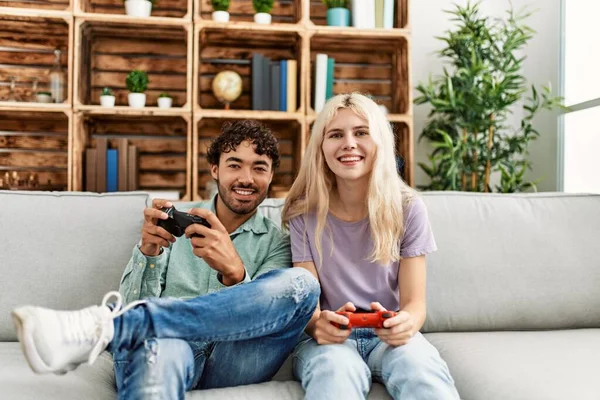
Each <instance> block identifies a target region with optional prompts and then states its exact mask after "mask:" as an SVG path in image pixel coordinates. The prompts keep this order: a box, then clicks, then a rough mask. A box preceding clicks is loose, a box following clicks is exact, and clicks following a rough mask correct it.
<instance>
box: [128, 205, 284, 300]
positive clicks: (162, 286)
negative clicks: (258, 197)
mask: <svg viewBox="0 0 600 400" xmlns="http://www.w3.org/2000/svg"><path fill="white" fill-rule="evenodd" d="M193 207H195V208H207V209H209V210H211V211H212V212H213V213H214V212H215V198H213V199H212V200H209V201H206V202H201V203H198V204H194V205H193ZM229 236H230V237H231V240H232V241H233V245H234V246H235V248H236V250H237V252H238V254H239V256H240V258H241V259H242V262H243V263H244V268H245V273H246V274H245V278H244V280H243V281H242V282H240V283H238V285H239V284H243V283H245V282H250V281H251V280H253V279H256V278H257V277H258V276H260V275H262V274H264V273H265V272H268V271H271V270H273V269H281V268H288V267H291V266H292V254H291V249H290V239H289V235H288V234H287V233H285V232H284V231H282V230H281V228H279V227H278V226H277V225H276V224H275V223H274V222H273V221H271V220H270V219H268V218H266V217H264V216H263V215H262V214H261V213H260V211H258V210H257V212H256V213H255V214H254V215H253V216H252V217H251V218H250V219H249V220H248V221H246V222H244V223H243V224H242V225H241V226H240V227H238V229H236V230H235V231H234V232H232V233H231V234H230V235H229ZM192 250H193V249H192V245H191V243H190V240H189V239H187V238H186V237H185V236H181V237H179V238H177V240H176V241H175V243H172V244H171V245H170V246H169V247H168V248H163V252H162V253H161V254H160V255H158V256H155V257H148V256H145V255H144V254H143V253H142V252H141V251H140V249H139V245H136V246H135V247H134V249H133V254H132V257H131V259H130V260H129V263H128V264H127V267H126V268H125V272H124V273H123V276H122V278H121V284H120V287H119V292H121V294H122V295H123V298H124V302H125V303H129V302H132V301H134V300H138V299H142V298H146V297H178V298H184V299H185V298H192V297H197V296H200V295H203V294H208V293H212V292H216V291H218V290H221V289H223V288H226V287H227V286H225V285H223V284H222V283H221V281H220V280H219V279H218V278H217V271H215V270H214V269H212V268H210V267H209V266H208V264H207V263H206V262H205V261H204V260H203V259H202V258H200V257H198V256H196V255H194V253H193V251H192Z"/></svg>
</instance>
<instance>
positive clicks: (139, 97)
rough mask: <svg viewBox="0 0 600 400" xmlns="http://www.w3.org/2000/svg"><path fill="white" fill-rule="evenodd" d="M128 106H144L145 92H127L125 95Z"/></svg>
mask: <svg viewBox="0 0 600 400" xmlns="http://www.w3.org/2000/svg"><path fill="white" fill-rule="evenodd" d="M127 101H128V102H129V107H132V108H144V107H145V106H146V93H129V94H128V95H127Z"/></svg>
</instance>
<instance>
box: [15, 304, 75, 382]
mask: <svg viewBox="0 0 600 400" xmlns="http://www.w3.org/2000/svg"><path fill="white" fill-rule="evenodd" d="M11 315H12V320H13V324H14V325H15V329H16V331H17V337H18V338H19V343H20V344H21V350H22V351H23V354H24V355H25V359H26V360H27V364H29V367H30V368H31V369H32V370H33V372H35V373H38V374H47V373H50V372H55V373H61V372H62V371H53V370H52V369H50V367H49V366H48V365H46V363H44V361H43V360H42V358H41V357H40V355H39V353H38V351H37V348H36V347H35V343H34V342H33V340H32V338H33V330H34V329H35V328H34V326H33V325H34V324H33V323H32V322H31V319H30V318H29V317H30V316H31V312H30V308H29V307H21V308H17V309H16V310H14V311H13V312H12V313H11ZM65 372H66V371H65Z"/></svg>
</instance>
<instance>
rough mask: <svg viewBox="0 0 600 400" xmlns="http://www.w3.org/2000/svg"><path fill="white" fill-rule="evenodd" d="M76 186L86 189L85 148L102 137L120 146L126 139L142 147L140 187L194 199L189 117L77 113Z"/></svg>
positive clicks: (74, 155)
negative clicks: (174, 191)
mask: <svg viewBox="0 0 600 400" xmlns="http://www.w3.org/2000/svg"><path fill="white" fill-rule="evenodd" d="M74 128H75V130H74V142H75V145H74V147H73V164H74V170H73V179H74V180H73V188H74V190H84V188H85V179H86V178H85V177H86V171H85V165H86V164H85V150H86V148H88V147H91V148H93V147H95V146H96V139H97V138H98V137H106V138H107V139H108V146H109V148H117V147H118V140H119V139H121V138H125V139H127V140H128V142H129V144H131V145H133V146H136V147H137V149H138V152H139V153H138V169H139V175H138V181H139V190H177V191H179V194H180V198H182V199H191V196H190V193H191V177H190V171H191V170H190V167H191V140H192V138H191V131H192V129H191V124H190V118H189V117H174V116H159V117H157V116H152V117H148V116H123V115H88V114H86V113H83V112H77V113H75V119H74Z"/></svg>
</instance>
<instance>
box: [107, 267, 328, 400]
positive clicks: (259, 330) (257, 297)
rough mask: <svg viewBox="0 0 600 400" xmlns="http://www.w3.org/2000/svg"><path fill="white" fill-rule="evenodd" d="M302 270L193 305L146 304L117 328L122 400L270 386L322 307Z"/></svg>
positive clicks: (310, 279)
mask: <svg viewBox="0 0 600 400" xmlns="http://www.w3.org/2000/svg"><path fill="white" fill-rule="evenodd" d="M319 294H320V289H319V284H318V282H317V280H316V279H315V278H314V277H313V276H312V275H311V274H310V272H308V271H307V270H305V269H303V268H287V269H284V270H275V271H270V272H268V273H266V274H264V275H262V276H260V277H259V278H257V279H256V280H254V281H252V282H249V283H245V284H242V285H238V286H234V287H232V288H227V289H223V290H221V291H219V292H216V293H211V294H208V295H204V296H200V297H196V298H194V299H190V300H181V299H172V298H156V299H148V300H147V301H146V302H145V303H144V304H141V305H140V306H137V307H135V308H133V309H131V310H129V311H127V312H125V313H124V314H123V315H121V316H120V317H118V318H116V319H115V320H114V327H115V334H114V337H113V340H112V342H111V343H110V345H109V347H108V350H109V351H111V352H112V353H113V359H114V362H115V379H116V382H117V391H118V397H119V399H128V400H129V399H184V397H185V392H186V391H189V390H193V389H211V388H221V387H227V386H236V385H248V384H252V383H258V382H264V381H268V380H270V379H271V378H272V377H273V376H274V375H275V373H277V371H278V370H279V368H280V367H281V365H282V364H283V362H284V361H285V360H286V358H287V357H288V356H289V354H290V352H291V351H292V350H293V348H294V346H295V345H296V344H297V343H298V340H299V338H300V335H301V334H302V331H303V330H304V328H305V326H306V324H307V323H308V321H309V320H310V318H311V316H312V314H313V312H314V309H315V307H316V305H317V301H318V299H319Z"/></svg>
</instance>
